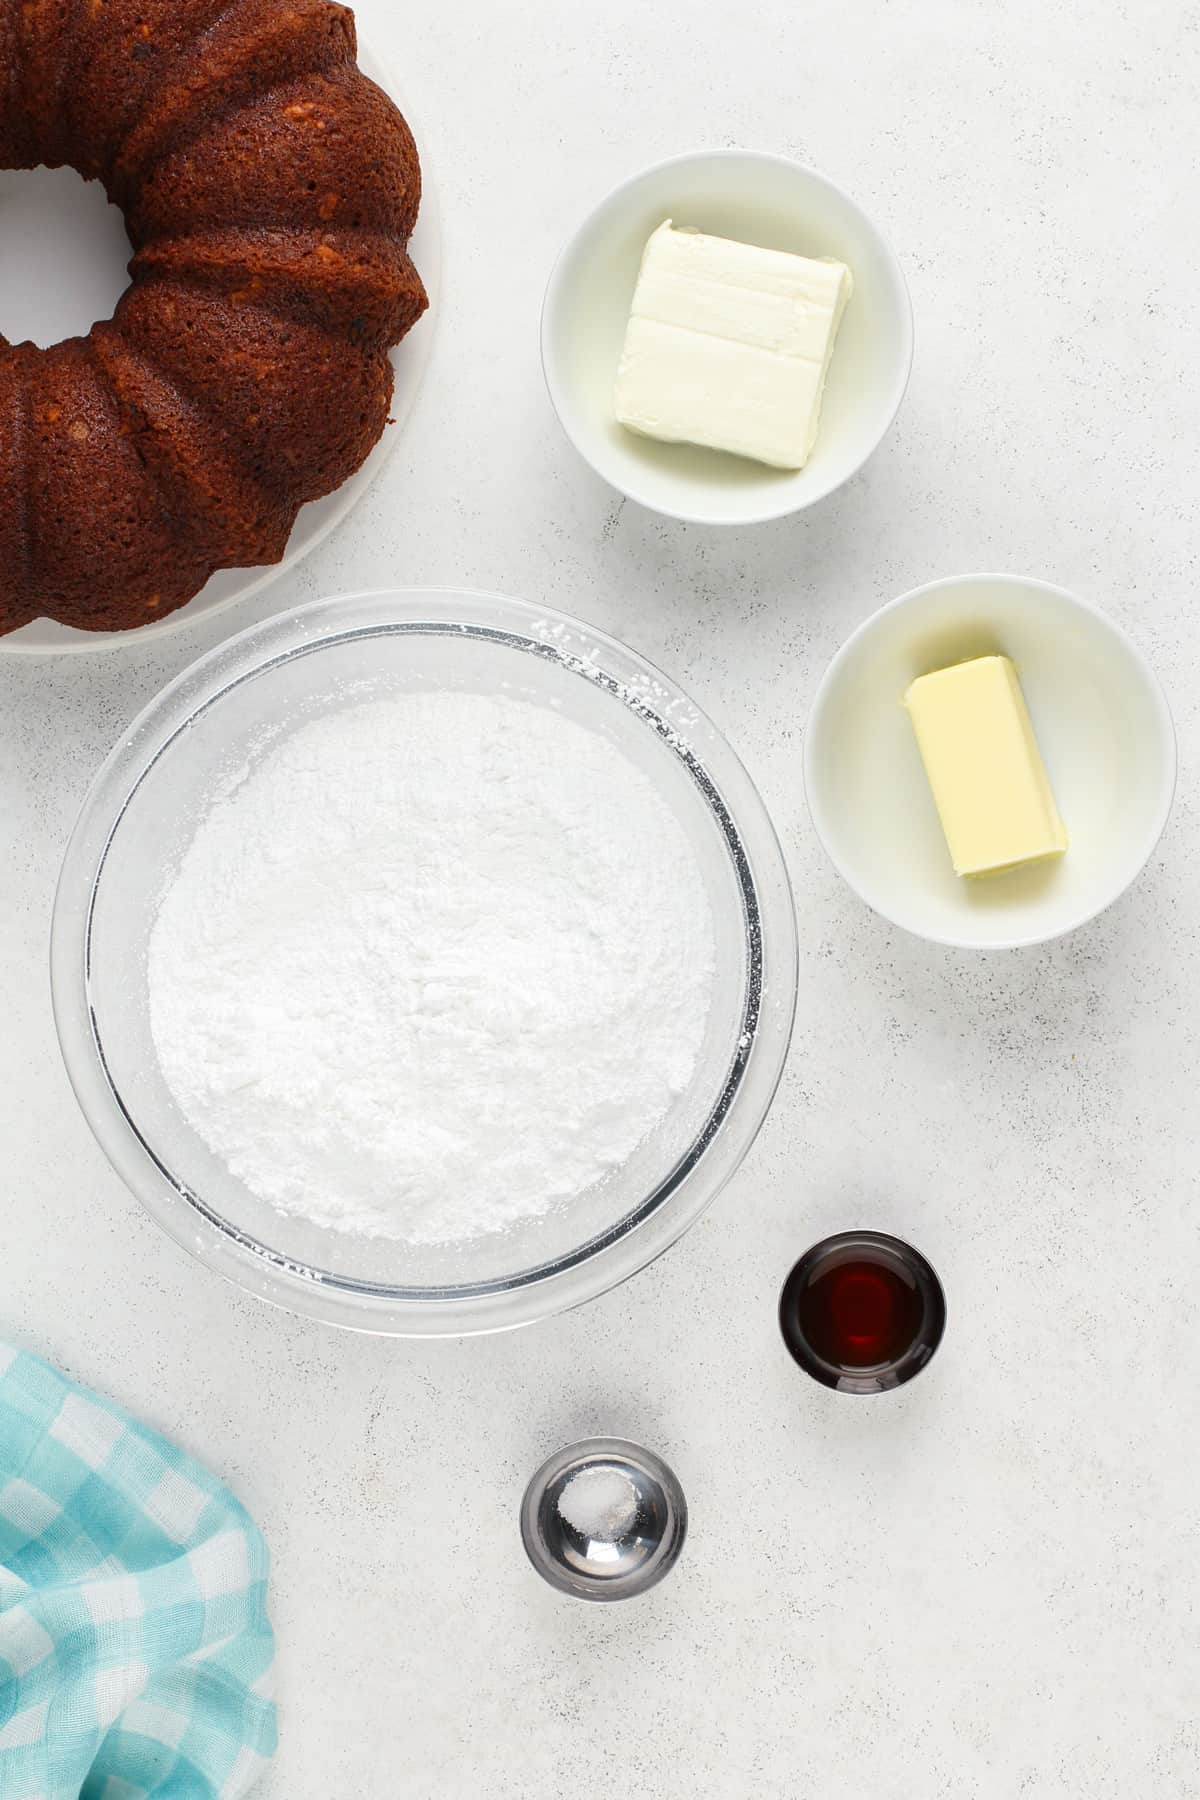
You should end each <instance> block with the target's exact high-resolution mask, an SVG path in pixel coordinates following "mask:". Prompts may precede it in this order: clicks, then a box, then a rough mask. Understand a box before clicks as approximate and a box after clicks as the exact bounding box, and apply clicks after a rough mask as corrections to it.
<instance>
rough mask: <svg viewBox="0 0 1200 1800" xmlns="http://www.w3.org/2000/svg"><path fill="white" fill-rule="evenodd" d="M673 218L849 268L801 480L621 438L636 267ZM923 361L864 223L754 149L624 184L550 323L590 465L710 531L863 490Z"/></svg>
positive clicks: (581, 246) (571, 432) (582, 243)
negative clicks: (621, 375)
mask: <svg viewBox="0 0 1200 1800" xmlns="http://www.w3.org/2000/svg"><path fill="white" fill-rule="evenodd" d="M664 219H673V220H674V221H675V223H676V224H677V225H691V226H695V227H696V228H697V229H698V230H700V231H708V232H712V233H714V234H715V235H716V236H718V237H733V238H739V239H741V240H742V241H743V242H746V243H753V244H762V245H765V246H766V247H767V248H768V249H774V250H791V251H795V252H798V253H799V254H801V255H805V256H835V257H838V258H840V260H841V261H843V262H845V263H846V264H847V265H848V266H849V267H850V269H851V270H852V272H853V275H854V283H855V286H854V294H853V297H852V299H851V301H850V304H849V306H848V307H847V308H846V314H845V317H844V318H843V320H842V325H841V329H840V331H839V333H838V338H837V344H836V347H835V350H834V356H833V364H832V366H831V368H830V372H829V382H828V385H827V388H826V392H825V403H824V407H823V409H822V414H821V431H820V435H819V437H818V439H817V444H816V448H815V449H814V451H813V454H812V456H811V458H810V459H809V463H808V467H807V468H805V469H802V470H801V471H800V472H799V473H792V472H789V471H788V470H783V469H769V468H766V467H765V466H764V465H762V464H759V463H753V462H748V461H747V460H745V459H744V458H743V457H737V456H724V455H721V454H720V453H718V452H716V451H713V450H701V449H698V448H695V447H693V446H691V445H686V444H660V443H656V442H654V441H653V440H652V439H650V438H643V437H639V436H637V435H636V434H635V433H634V432H630V431H626V430H625V429H624V428H623V427H622V426H620V425H618V424H617V422H616V419H615V418H614V416H613V384H614V381H615V379H616V373H617V364H618V362H619V361H620V356H621V346H622V344H623V342H624V338H625V327H626V325H627V323H628V320H629V309H630V304H631V302H632V300H633V291H634V287H635V286H636V283H637V275H638V269H639V267H640V265H641V259H642V252H643V250H644V249H645V247H646V240H647V238H648V237H649V236H650V233H651V232H652V231H654V230H655V229H656V228H657V227H658V226H659V225H661V224H662V222H663V220H664ZM912 350H913V327H912V306H911V304H910V301H909V297H908V288H907V286H906V285H905V280H904V276H903V273H902V272H901V269H900V265H899V263H898V262H897V261H896V258H895V256H894V255H893V253H892V251H891V250H890V249H889V247H888V245H887V243H886V242H885V241H884V239H883V238H882V237H881V236H880V234H879V232H878V231H877V230H876V229H875V226H874V225H872V223H871V221H870V220H869V219H868V218H867V217H866V215H865V213H863V212H861V211H860V210H859V208H858V207H857V206H856V205H855V203H854V201H853V200H851V199H850V197H849V195H848V194H844V193H843V192H842V190H841V189H840V188H838V187H835V186H834V184H833V182H832V181H829V180H828V179H827V178H826V177H825V176H824V175H818V174H817V173H816V171H815V170H814V169H807V168H805V167H804V166H803V165H802V164H801V163H795V162H791V161H789V160H788V158H786V157H783V156H770V155H767V154H764V153H762V152H759V151H754V150H703V151H698V152H696V153H695V154H693V155H688V156H677V157H674V158H672V160H671V161H669V162H664V163H658V164H657V165H656V166H655V167H654V168H651V169H647V170H645V171H644V173H642V174H641V175H635V176H634V177H633V179H632V180H631V181H626V182H625V183H623V185H622V186H621V187H619V188H617V189H616V191H615V192H614V193H612V194H610V195H609V196H608V198H607V200H603V201H602V202H601V203H600V205H599V206H598V207H597V208H596V210H595V211H594V212H593V213H592V214H591V215H590V217H588V218H587V219H586V220H585V221H584V223H583V224H582V225H581V226H580V228H579V230H578V231H577V232H576V233H575V236H574V237H573V238H572V239H571V241H570V243H569V244H568V245H567V247H566V249H565V250H564V252H563V254H562V256H561V258H560V259H559V262H558V265H557V267H556V268H555V270H554V273H553V275H552V276H551V278H550V285H549V288H548V289H547V293H546V304H545V308H544V311H543V314H542V366H543V368H544V369H545V372H546V384H547V386H548V387H549V390H550V398H551V400H552V401H553V403H554V408H555V411H556V412H557V413H558V416H559V419H560V420H561V422H562V425H563V429H564V430H565V431H566V434H567V436H568V437H569V438H570V439H571V441H572V443H573V444H574V445H575V448H576V449H577V450H578V451H579V453H580V455H581V456H582V457H584V459H585V460H586V461H587V462H589V463H590V464H591V466H592V468H593V469H594V470H595V471H596V473H597V474H598V475H601V476H603V478H604V480H605V481H608V482H611V484H612V486H613V487H615V488H617V489H619V490H620V492H621V493H623V494H626V495H628V497H629V498H630V499H631V500H636V501H638V502H639V504H640V505H642V506H647V507H650V508H651V509H652V511H654V512H658V513H664V514H666V515H667V516H668V517H671V518H675V519H685V520H688V521H691V522H693V523H696V524H704V525H752V524H758V523H761V522H762V521H763V520H766V519H776V518H780V517H782V516H783V515H784V514H786V513H792V512H798V511H800V510H801V509H802V508H803V507H806V506H811V505H812V504H813V503H814V501H817V500H820V499H823V498H824V496H825V495H826V494H830V493H832V492H833V490H834V488H837V487H841V485H842V483H843V482H845V481H849V479H850V477H851V476H852V475H854V474H856V473H857V471H858V470H859V469H860V468H861V467H862V465H863V463H864V462H866V460H867V458H868V456H870V454H871V452H872V451H873V450H874V449H875V447H876V446H877V445H878V443H879V442H880V439H881V438H882V437H883V436H884V434H885V433H886V432H887V429H888V427H889V426H890V425H891V423H892V420H893V419H894V418H895V416H896V413H897V411H898V409H899V406H900V402H901V400H902V399H903V398H904V390H905V388H906V387H907V386H908V376H909V370H910V368H911V366H912Z"/></svg>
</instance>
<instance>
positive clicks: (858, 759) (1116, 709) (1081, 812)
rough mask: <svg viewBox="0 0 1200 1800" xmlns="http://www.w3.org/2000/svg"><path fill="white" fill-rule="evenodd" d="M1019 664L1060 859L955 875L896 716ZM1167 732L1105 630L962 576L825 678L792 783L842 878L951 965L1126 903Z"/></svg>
mask: <svg viewBox="0 0 1200 1800" xmlns="http://www.w3.org/2000/svg"><path fill="white" fill-rule="evenodd" d="M995 652H1002V653H1003V654H1004V655H1007V656H1010V657H1011V658H1012V660H1013V662H1014V663H1015V664H1016V668H1017V674H1018V675H1019V677H1020V680H1021V685H1022V687H1023V689H1024V691H1025V697H1026V699H1027V700H1028V702H1029V710H1030V712H1031V714H1032V716H1033V723H1034V729H1035V730H1036V732H1037V737H1038V743H1039V744H1040V746H1041V750H1042V754H1043V757H1044V759H1045V763H1046V769H1047V772H1048V774H1049V776H1050V782H1051V785H1052V787H1053V788H1054V792H1055V795H1056V797H1057V800H1058V804H1059V810H1060V811H1061V813H1062V816H1063V819H1064V822H1065V824H1066V827H1067V831H1068V833H1069V835H1070V840H1071V842H1070V848H1069V849H1068V851H1067V853H1066V855H1065V856H1063V857H1060V858H1056V859H1055V860H1054V861H1053V862H1048V863H1040V864H1034V865H1031V866H1030V867H1029V868H1026V869H1020V870H1015V871H1014V872H1012V873H1011V874H1008V875H998V876H993V877H988V878H984V879H981V880H975V881H963V880H960V879H959V877H958V876H956V875H955V873H954V870H953V867H952V866H951V862H950V855H949V852H948V850H947V848H946V841H945V838H944V836H943V834H942V828H941V825H940V824H939V822H938V816H937V810H936V808H935V806H934V803H933V795H932V793H931V792H930V788H929V782H928V780H927V779H926V775H925V770H924V768H923V766H922V763H921V756H920V752H919V751H918V749H917V743H916V738H915V736H914V734H913V729H912V724H911V721H910V720H909V718H908V715H907V713H906V712H905V710H904V706H903V700H904V695H905V692H906V691H907V689H908V687H909V685H910V683H911V682H913V681H914V680H916V678H917V677H918V676H919V675H927V674H929V673H930V671H931V670H933V669H939V668H946V667H948V666H949V665H950V664H951V663H956V662H964V661H966V660H967V658H969V657H973V656H987V655H991V654H993V653H995ZM1175 771H1176V748H1175V731H1174V727H1173V726H1172V723H1171V715H1170V712H1169V710H1168V707H1167V703H1166V700H1165V698H1164V696H1163V692H1162V689H1161V688H1160V686H1159V684H1158V681H1157V679H1156V678H1155V676H1154V674H1153V672H1152V670H1151V669H1150V667H1149V665H1148V663H1147V662H1146V660H1145V658H1144V657H1143V656H1142V654H1141V652H1140V651H1139V650H1137V649H1136V648H1135V647H1134V645H1133V644H1132V643H1131V642H1130V640H1129V639H1128V638H1127V637H1126V636H1125V633H1124V632H1123V631H1121V630H1120V628H1119V627H1118V626H1116V625H1114V624H1113V622H1112V620H1111V619H1108V618H1106V617H1105V616H1104V614H1103V613H1101V612H1098V611H1097V610H1096V608H1095V607H1093V606H1089V605H1087V604H1086V602H1084V601H1083V600H1077V599H1076V598H1075V597H1074V596H1073V595H1072V594H1068V593H1066V592H1065V591H1064V589H1062V588H1056V587H1051V586H1049V585H1048V584H1047V583H1045V582H1040V581H1030V580H1026V579H1024V578H1022V577H1019V576H1014V575H962V576H956V577H953V578H951V579H950V580H947V581H935V582H933V583H931V584H930V585H929V586H928V587H923V588H916V589H914V591H913V592H912V593H910V594H905V595H903V596H902V598H901V599H899V600H893V601H892V603H891V605H890V606H885V607H884V608H883V610H882V611H881V612H877V613H876V614H875V615H874V616H873V617H872V618H870V619H868V620H867V621H866V623H865V624H864V625H861V626H860V627H859V629H858V630H857V631H856V632H855V634H854V636H853V637H851V638H850V639H849V640H848V642H847V643H845V644H844V645H843V646H842V648H841V650H839V652H838V654H837V655H836V656H835V657H834V659H833V662H832V663H831V664H830V666H829V669H828V670H827V672H826V674H825V677H824V679H823V681H822V682H821V685H820V688H819V689H818V691H817V697H816V700H815V701H814V703H813V708H812V712H811V714H810V716H809V721H808V728H807V731H806V733H805V742H804V782H805V787H806V789H807V791H808V802H809V807H810V809H811V812H812V817H813V823H814V825H815V826H816V828H817V833H818V835H819V836H820V838H821V840H822V842H823V843H824V845H825V848H826V849H827V850H828V852H829V855H830V856H831V858H832V859H833V862H834V863H835V864H836V866H837V868H838V869H839V871H840V872H841V874H842V875H843V876H844V877H845V878H846V880H847V881H848V882H849V883H850V885H851V887H853V888H854V889H855V890H856V891H857V893H858V894H860V895H861V897H862V898H863V899H864V900H865V901H866V902H867V904H868V905H869V906H872V907H874V909H875V911H876V912H879V913H882V914H883V916H884V917H885V918H887V919H890V920H891V921H892V922H893V924H896V925H902V926H903V927H904V929H905V930H906V931H912V932H915V933H916V935H917V936H918V937H924V938H931V939H932V940H933V941H934V942H935V943H941V944H951V945H956V946H959V947H961V948H964V949H1016V948H1019V947H1021V946H1024V945H1027V944H1036V943H1041V942H1044V941H1045V940H1046V939H1048V938H1055V937H1061V936H1062V935H1063V934H1064V933H1065V932H1068V931H1073V930H1074V929H1075V928H1076V926H1079V925H1082V924H1084V923H1086V921H1087V920H1089V919H1092V918H1094V917H1095V916H1096V914H1097V913H1099V912H1102V911H1103V910H1104V909H1105V908H1106V907H1108V906H1111V905H1112V903H1113V902H1114V901H1115V900H1116V899H1118V898H1119V896H1120V895H1121V894H1123V893H1124V891H1125V889H1126V888H1127V887H1128V886H1129V884H1130V883H1131V882H1132V881H1133V880H1134V879H1135V878H1136V877H1137V876H1138V875H1139V874H1140V873H1141V871H1142V869H1143V868H1144V867H1145V865H1146V862H1147V861H1148V860H1149V857H1150V855H1151V853H1152V851H1153V850H1154V847H1155V845H1156V844H1157V843H1158V840H1159V838H1160V836H1161V835H1162V831H1163V827H1164V826H1165V825H1166V822H1167V818H1168V815H1169V813H1170V810H1171V802H1172V799H1173V798H1174V793H1175Z"/></svg>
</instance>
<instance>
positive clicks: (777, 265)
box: [615, 219, 854, 469]
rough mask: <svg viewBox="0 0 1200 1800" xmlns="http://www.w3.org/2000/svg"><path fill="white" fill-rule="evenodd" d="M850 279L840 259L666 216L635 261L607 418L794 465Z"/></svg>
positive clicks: (807, 444) (805, 447) (814, 416)
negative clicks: (768, 245) (695, 227)
mask: <svg viewBox="0 0 1200 1800" xmlns="http://www.w3.org/2000/svg"><path fill="white" fill-rule="evenodd" d="M853 285H854V284H853V280H852V278H851V274H850V271H849V269H848V268H847V267H846V265H845V264H844V263H840V262H815V261H812V260H811V259H810V258H808V257H806V256H793V255H791V254H790V253H789V252H786V251H782V250H761V249H757V248H756V247H755V246H754V245H752V244H738V243H735V242H734V241H733V240H732V239H730V238H719V237H708V236H706V235H705V234H704V233H703V232H699V231H677V230H676V229H675V227H674V225H673V224H672V222H671V221H670V220H669V219H668V220H667V222H666V224H665V225H660V226H659V228H658V230H657V231H656V232H655V233H654V235H653V236H652V237H651V239H650V242H649V243H648V244H647V245H646V251H645V255H644V257H643V259H642V271H641V274H640V276H639V277H638V284H637V291H636V292H635V294H634V297H633V312H632V315H631V317H630V320H629V329H628V331H627V333H626V337H625V349H624V353H623V355H622V357H621V366H620V369H619V371H618V374H617V389H616V402H615V404H616V414H617V418H618V419H619V420H620V422H621V424H622V425H625V426H627V427H628V428H629V430H630V431H637V432H641V433H642V434H643V435H644V436H646V437H652V438H662V439H664V440H665V441H666V442H668V443H687V444H703V445H706V446H707V447H708V448H709V449H711V450H728V451H732V452H733V453H734V454H735V455H737V456H748V457H752V458H753V459H754V460H755V461H756V462H762V463H769V464H771V465H773V466H774V467H775V468H779V469H802V468H803V467H804V465H805V463H806V462H807V461H808V458H809V454H810V452H811V451H812V447H813V444H814V443H815V442H816V437H817V426H818V424H819V422H820V417H821V397H822V395H823V393H824V391H825V377H826V375H827V374H828V372H829V363H830V358H831V357H832V355H833V343H834V338H835V337H836V335H837V329H838V326H839V325H840V323H841V319H842V313H843V311H844V310H845V306H846V302H847V300H848V299H849V298H850V293H851V289H852V287H853Z"/></svg>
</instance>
